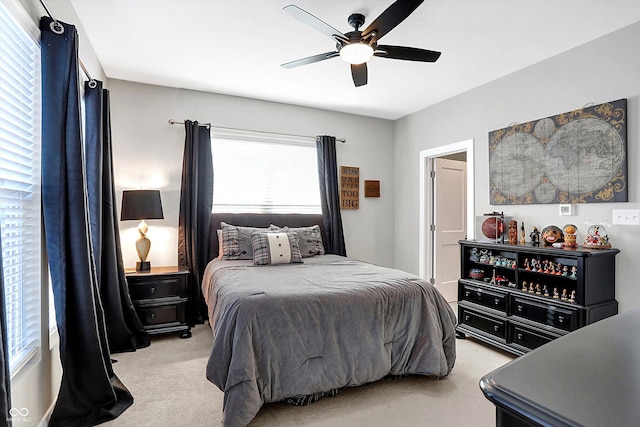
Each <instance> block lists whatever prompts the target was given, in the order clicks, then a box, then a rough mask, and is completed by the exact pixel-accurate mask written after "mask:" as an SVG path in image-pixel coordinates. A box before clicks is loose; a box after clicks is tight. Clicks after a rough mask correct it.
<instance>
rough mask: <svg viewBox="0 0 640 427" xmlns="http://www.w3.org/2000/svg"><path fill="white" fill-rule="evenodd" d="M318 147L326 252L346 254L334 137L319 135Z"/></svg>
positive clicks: (317, 139)
mask: <svg viewBox="0 0 640 427" xmlns="http://www.w3.org/2000/svg"><path fill="white" fill-rule="evenodd" d="M316 146H317V148H318V177H319V181H320V203H321V205H322V221H323V223H324V229H325V236H324V238H325V241H326V247H327V252H328V253H330V254H336V255H342V256H347V249H346V248H345V245H344V233H343V231H342V215H341V214H340V193H338V159H337V156H336V137H335V136H328V135H321V136H318V137H317V138H316Z"/></svg>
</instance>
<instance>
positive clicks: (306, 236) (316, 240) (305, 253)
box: [269, 224, 324, 258]
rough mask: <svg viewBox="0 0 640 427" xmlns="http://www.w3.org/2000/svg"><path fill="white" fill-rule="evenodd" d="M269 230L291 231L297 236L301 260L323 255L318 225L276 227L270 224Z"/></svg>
mask: <svg viewBox="0 0 640 427" xmlns="http://www.w3.org/2000/svg"><path fill="white" fill-rule="evenodd" d="M269 230H272V231H276V230H277V231H283V232H285V233H286V232H288V231H293V232H294V233H296V234H297V235H298V244H299V245H300V253H301V254H302V258H309V257H312V256H314V255H324V245H323V244H322V232H321V230H320V226H319V225H313V226H311V227H297V228H289V227H278V226H277V225H273V224H271V225H270V226H269Z"/></svg>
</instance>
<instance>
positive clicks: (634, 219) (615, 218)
mask: <svg viewBox="0 0 640 427" xmlns="http://www.w3.org/2000/svg"><path fill="white" fill-rule="evenodd" d="M611 224H614V225H640V209H613V211H612V218H611Z"/></svg>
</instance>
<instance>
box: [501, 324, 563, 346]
mask: <svg viewBox="0 0 640 427" xmlns="http://www.w3.org/2000/svg"><path fill="white" fill-rule="evenodd" d="M509 329H510V332H511V333H510V335H511V341H512V342H513V343H514V344H516V345H519V346H520V347H524V348H526V349H529V350H534V349H536V348H538V347H540V346H541V345H544V344H546V343H548V342H550V341H553V340H554V339H556V338H558V337H556V336H553V335H548V334H545V333H543V332H540V331H533V330H531V329H528V328H525V327H522V326H519V325H515V324H513V323H512V324H510V325H509Z"/></svg>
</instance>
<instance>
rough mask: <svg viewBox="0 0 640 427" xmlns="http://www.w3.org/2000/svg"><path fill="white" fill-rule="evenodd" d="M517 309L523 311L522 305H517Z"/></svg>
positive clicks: (519, 311)
mask: <svg viewBox="0 0 640 427" xmlns="http://www.w3.org/2000/svg"><path fill="white" fill-rule="evenodd" d="M517 310H518V313H522V312H523V311H524V307H523V306H521V305H518V307H517Z"/></svg>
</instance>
